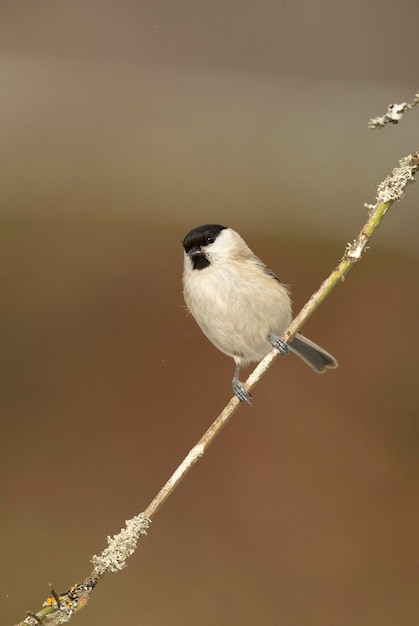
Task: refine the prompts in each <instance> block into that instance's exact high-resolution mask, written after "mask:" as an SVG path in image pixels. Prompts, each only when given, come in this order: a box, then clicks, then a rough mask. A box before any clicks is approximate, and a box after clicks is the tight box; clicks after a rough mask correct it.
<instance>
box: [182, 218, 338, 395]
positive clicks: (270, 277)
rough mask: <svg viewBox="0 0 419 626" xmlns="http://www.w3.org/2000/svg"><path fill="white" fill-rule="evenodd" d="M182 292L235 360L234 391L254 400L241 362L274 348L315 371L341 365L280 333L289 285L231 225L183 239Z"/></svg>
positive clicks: (287, 318)
mask: <svg viewBox="0 0 419 626" xmlns="http://www.w3.org/2000/svg"><path fill="white" fill-rule="evenodd" d="M182 245H183V249H184V268H183V294H184V298H185V302H186V305H187V308H188V309H189V311H190V312H191V313H192V315H193V317H194V318H195V320H196V322H197V323H198V325H199V326H200V328H201V330H202V332H203V333H204V334H205V335H206V336H207V337H208V339H209V340H210V341H211V342H212V343H213V344H214V345H215V346H216V348H218V349H219V350H221V352H224V354H227V355H228V356H230V357H232V358H233V359H234V361H235V363H236V368H235V371H234V376H233V381H232V385H233V391H234V393H235V395H236V396H237V398H238V399H239V400H240V401H241V402H247V403H248V404H251V402H250V399H251V397H252V396H251V394H250V393H249V392H248V391H246V389H245V387H244V385H243V383H242V382H240V380H239V374H240V369H241V367H242V366H243V365H246V364H247V363H251V362H254V361H260V360H261V359H263V357H264V356H266V355H267V354H268V352H270V351H271V350H272V348H276V349H277V350H278V351H279V352H280V354H284V355H285V354H288V352H289V351H290V350H292V352H295V354H297V355H298V356H299V357H301V358H302V359H303V360H304V361H305V362H306V363H307V364H308V365H310V367H312V368H313V369H314V370H315V371H316V372H324V370H325V369H326V368H327V367H330V368H333V367H337V365H338V363H337V361H336V359H335V358H334V357H333V356H332V355H331V354H329V353H328V352H326V350H323V348H321V347H320V346H318V345H317V344H315V343H314V342H313V341H310V339H307V338H306V337H304V336H303V335H301V334H300V333H298V334H297V335H296V336H295V337H294V339H293V340H292V341H291V342H290V343H289V345H288V344H287V343H285V341H283V340H282V339H281V335H282V334H283V333H284V331H285V330H286V328H288V326H289V324H290V323H291V319H292V312H291V300H290V297H289V292H288V289H287V288H286V286H285V285H283V284H282V283H281V281H280V280H279V278H278V277H277V276H276V275H275V274H274V273H273V272H271V270H270V269H268V268H267V267H266V265H265V264H264V263H263V262H262V261H261V260H260V259H259V258H258V257H257V256H256V255H255V254H253V252H252V250H251V249H250V248H249V247H248V245H247V244H246V242H245V241H244V239H242V237H240V235H239V234H238V233H237V232H236V231H235V230H233V229H232V228H228V227H227V226H221V225H220V224H204V225H203V226H198V227H197V228H194V229H193V230H191V231H190V232H189V233H188V234H187V235H186V236H185V238H184V239H183V241H182Z"/></svg>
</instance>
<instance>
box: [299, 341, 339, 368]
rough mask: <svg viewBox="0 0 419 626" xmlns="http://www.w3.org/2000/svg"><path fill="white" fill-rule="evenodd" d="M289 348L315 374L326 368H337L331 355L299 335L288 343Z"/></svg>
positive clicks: (336, 363)
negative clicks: (314, 371)
mask: <svg viewBox="0 0 419 626" xmlns="http://www.w3.org/2000/svg"><path fill="white" fill-rule="evenodd" d="M289 347H290V348H291V350H292V351H293V352H295V354H298V356H299V357H301V358H302V359H303V360H304V361H305V362H306V363H307V365H310V367H312V368H313V369H314V370H316V372H319V373H320V372H324V370H325V369H326V368H327V367H337V366H338V362H337V361H336V359H335V358H334V357H333V356H332V355H331V354H329V353H328V352H326V350H323V348H321V347H320V346H318V345H317V344H316V343H314V341H310V339H307V337H304V335H301V334H300V333H298V334H297V335H296V336H295V337H294V339H293V340H292V341H291V342H290V343H289Z"/></svg>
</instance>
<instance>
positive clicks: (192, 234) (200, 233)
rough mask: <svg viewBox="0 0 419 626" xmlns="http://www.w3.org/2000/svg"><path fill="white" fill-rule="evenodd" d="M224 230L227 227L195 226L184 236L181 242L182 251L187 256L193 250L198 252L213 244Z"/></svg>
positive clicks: (219, 225)
mask: <svg viewBox="0 0 419 626" xmlns="http://www.w3.org/2000/svg"><path fill="white" fill-rule="evenodd" d="M226 228H227V226H221V224H204V225H203V226H197V227H196V228H194V229H192V230H190V231H189V233H188V234H187V235H186V236H185V238H184V240H183V241H182V245H183V249H184V250H185V252H186V253H187V254H189V253H193V251H194V250H195V251H196V252H198V251H199V250H200V249H201V248H203V247H205V246H208V245H209V244H212V243H214V241H215V240H216V239H217V237H218V235H219V234H220V232H221V231H222V230H225V229H226Z"/></svg>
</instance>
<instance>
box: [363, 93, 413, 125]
mask: <svg viewBox="0 0 419 626" xmlns="http://www.w3.org/2000/svg"><path fill="white" fill-rule="evenodd" d="M418 104H419V91H418V92H417V93H416V94H415V97H414V99H413V102H400V104H389V105H388V107H387V111H386V113H385V114H384V115H381V116H380V117H373V118H371V119H370V121H369V122H368V128H372V129H376V128H384V126H386V125H387V124H398V122H400V120H401V119H402V117H403V115H404V114H405V112H406V111H409V109H413V107H416V106H417V105H418Z"/></svg>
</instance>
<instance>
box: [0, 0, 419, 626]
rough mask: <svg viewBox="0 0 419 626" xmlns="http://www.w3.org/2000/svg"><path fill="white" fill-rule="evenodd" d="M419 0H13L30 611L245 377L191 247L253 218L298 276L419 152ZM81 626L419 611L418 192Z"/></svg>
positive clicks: (14, 442)
mask: <svg viewBox="0 0 419 626" xmlns="http://www.w3.org/2000/svg"><path fill="white" fill-rule="evenodd" d="M418 23H419V4H418V3H417V0H401V2H399V3H398V4H397V7H395V5H394V3H391V2H389V1H388V0H387V1H383V2H370V3H365V2H363V1H361V0H356V1H355V2H354V1H351V2H349V0H347V1H343V2H332V1H331V0H320V1H319V2H316V3H312V2H310V1H309V0H304V1H303V2H299V3H292V2H288V1H283V2H273V1H268V0H266V1H264V0H262V1H261V2H258V3H247V4H246V3H242V2H227V3H226V2H200V1H195V2H191V1H190V0H189V1H186V0H185V1H177V0H175V1H172V2H161V1H160V0H157V1H156V2H152V3H151V2H142V1H139V2H133V1H132V0H131V1H129V0H123V1H122V2H121V1H120V2H116V1H112V0H110V1H109V2H85V1H81V0H73V1H72V2H63V1H57V0H54V2H52V1H50V0H42V1H40V0H38V1H37V2H34V1H33V0H31V1H28V0H22V1H20V2H16V1H15V0H13V1H10V0H9V1H7V0H6V1H2V2H1V4H0V83H1V90H0V108H1V111H0V133H1V141H0V158H1V168H0V178H1V198H2V201H1V203H0V211H1V212H0V219H1V230H0V237H1V240H0V250H1V256H2V262H1V265H0V271H1V278H2V293H3V298H2V307H1V311H2V325H1V329H2V350H1V357H2V377H1V378H2V382H3V393H2V417H1V426H2V429H1V432H2V436H1V441H2V453H1V461H0V464H1V472H0V481H1V482H0V485H1V500H0V505H1V521H0V528H1V537H2V538H1V547H0V583H1V584H0V589H1V597H2V601H1V603H0V615H1V623H2V624H12V623H14V622H16V621H18V620H20V619H22V618H23V617H24V615H25V611H26V610H27V609H31V610H36V609H38V608H39V606H40V604H41V602H42V600H43V599H44V598H45V597H46V596H47V594H48V587H47V585H48V583H49V582H52V583H53V584H54V586H55V588H56V589H57V590H59V591H61V590H62V591H64V590H65V589H67V588H68V587H69V586H70V585H71V584H73V583H74V582H76V581H80V580H82V579H83V578H84V577H85V576H86V575H87V574H88V573H89V571H90V569H91V565H90V563H89V558H90V556H91V555H92V554H93V553H98V552H100V551H101V550H102V549H103V547H104V546H105V538H106V535H108V534H114V533H115V532H117V531H118V530H119V529H120V528H121V526H122V525H123V524H124V520H125V519H127V518H129V517H131V516H133V515H134V514H136V513H138V512H140V511H141V510H143V509H145V507H146V506H147V504H148V503H149V502H150V501H151V499H152V498H153V497H154V495H155V494H156V492H157V491H158V489H159V488H160V487H161V486H162V484H163V483H164V482H165V481H166V479H167V478H168V477H169V475H170V473H171V472H172V471H173V470H174V469H175V467H176V465H177V464H178V463H179V462H180V460H181V459H182V458H183V456H184V455H185V454H186V453H187V452H188V450H189V449H190V448H191V447H192V445H193V444H194V443H195V442H196V440H197V439H198V438H199V437H200V436H201V434H202V433H203V432H204V430H205V429H206V428H207V427H208V426H209V424H210V423H211V421H212V420H213V419H214V417H215V416H216V415H217V413H218V412H219V410H220V409H221V408H222V407H223V406H224V403H225V402H226V401H227V400H228V398H229V397H230V393H231V387H230V383H231V377H232V373H233V362H232V360H231V359H228V358H227V357H225V356H223V355H222V354H221V353H219V352H217V350H216V349H215V348H213V347H212V346H211V345H210V343H209V342H208V341H207V340H206V339H205V338H204V337H203V336H202V334H201V332H200V331H199V329H198V328H197V327H196V325H195V323H194V322H193V320H192V319H187V318H186V317H185V313H184V310H183V308H182V305H183V302H182V294H181V282H180V279H181V270H182V268H181V265H182V250H181V246H180V240H181V239H182V237H183V236H184V234H185V233H186V231H187V230H189V229H190V228H192V227H194V226H196V225H198V224H201V223H205V222H209V221H211V222H212V221H214V222H221V223H225V224H227V225H231V226H232V227H234V228H236V229H237V230H238V231H239V232H241V233H242V234H243V236H244V237H245V238H246V240H247V241H248V243H249V245H250V246H251V247H252V248H253V249H254V250H255V252H256V253H257V254H259V255H260V256H261V257H262V258H263V259H264V260H265V261H266V262H267V263H268V264H269V265H270V266H271V267H272V269H273V270H274V271H275V272H277V273H278V274H279V276H280V277H281V279H282V280H283V281H285V282H287V283H289V284H290V285H291V286H292V289H293V296H294V302H295V308H296V309H297V310H298V308H299V307H300V306H301V305H302V304H303V303H304V301H305V299H306V298H307V297H308V296H309V295H310V294H311V292H312V291H313V290H314V289H315V288H316V287H317V286H318V284H319V283H320V281H321V280H322V279H323V278H324V277H325V276H326V275H327V274H328V272H329V271H330V270H331V268H333V267H334V266H335V264H336V263H337V261H338V259H339V258H340V256H341V254H342V252H343V249H344V246H345V245H346V242H347V241H349V240H352V239H353V237H354V236H355V235H356V233H357V232H358V229H359V228H360V226H361V225H362V222H363V220H364V217H365V210H364V208H363V203H364V202H372V201H373V198H374V195H375V184H376V183H378V182H379V181H380V180H382V179H383V178H384V177H385V176H386V174H387V173H388V172H389V171H390V170H391V169H392V168H393V167H394V166H395V165H396V164H397V161H398V159H399V158H400V157H402V156H404V155H405V154H408V153H409V152H412V151H413V150H414V149H417V148H418V142H417V137H418V115H419V112H418V111H417V110H414V111H412V112H410V113H409V114H408V116H407V117H406V118H405V119H404V120H403V122H402V123H401V124H399V125H398V126H394V127H388V128H386V129H385V130H383V131H380V132H371V131H368V130H367V121H368V119H369V118H370V117H372V116H375V115H379V114H382V113H384V112H385V110H386V107H387V104H388V103H390V102H400V101H403V100H409V99H411V98H412V97H413V95H414V93H415V91H416V90H417V89H418V87H419V85H418V80H417V79H418V71H417V69H418V65H417V25H418ZM418 189H419V188H418V187H417V185H416V186H414V187H412V188H410V189H409V191H408V194H407V196H406V198H405V199H404V201H403V202H402V203H400V204H398V205H397V206H395V207H393V208H392V209H391V212H390V213H389V214H388V216H387V217H386V219H385V222H384V224H383V226H382V227H381V229H380V231H379V233H378V234H377V235H376V237H375V238H374V240H373V243H372V248H371V250H370V251H369V252H368V253H367V255H366V256H365V258H364V260H363V261H362V262H361V263H360V264H359V265H358V267H356V268H355V269H354V270H353V271H352V272H351V274H350V276H349V277H348V279H347V280H346V281H345V284H343V285H341V286H339V287H338V288H337V289H336V291H335V292H334V293H333V295H332V296H331V297H330V298H329V300H328V301H327V302H326V303H325V304H324V306H322V307H321V309H320V310H319V311H318V312H317V314H316V315H315V316H314V317H313V319H312V320H311V321H310V323H309V324H308V325H307V327H306V328H305V330H304V332H305V333H306V334H307V335H309V336H310V337H312V338H313V339H315V340H317V341H319V343H321V344H322V345H324V347H325V348H327V349H329V350H330V351H331V352H332V353H333V354H335V355H336V357H337V358H338V360H339V362H340V368H339V370H337V371H336V372H330V373H328V374H327V375H325V376H321V377H320V376H316V375H314V374H313V373H312V372H311V371H310V370H309V369H308V368H306V367H305V366H304V365H303V363H302V362H300V361H299V360H298V359H296V358H295V357H293V356H290V357H289V358H288V359H286V360H278V361H277V362H276V363H275V365H274V367H273V368H272V370H271V371H270V372H269V373H268V375H267V376H266V377H265V378H264V379H263V381H262V382H261V384H260V385H259V386H258V387H257V388H256V389H255V391H254V404H253V407H252V408H249V407H247V406H244V407H241V408H240V410H239V412H238V413H237V414H236V415H235V416H234V418H233V420H232V421H231V422H230V424H229V425H228V426H227V428H226V429H225V431H224V432H223V433H222V436H221V437H220V438H219V439H218V440H217V441H216V442H215V444H214V445H213V446H212V447H211V448H210V449H209V451H208V453H207V455H206V456H205V457H204V458H203V459H202V460H201V461H200V462H199V463H198V465H197V466H195V468H194V469H193V471H192V472H191V473H190V474H189V475H188V476H187V478H186V479H185V481H184V482H183V484H182V485H181V486H180V488H179V489H178V490H177V491H176V492H175V494H174V495H173V496H172V497H171V498H170V500H169V501H168V502H167V503H166V504H165V505H164V507H163V509H162V510H161V511H160V512H159V513H158V515H157V516H156V517H155V519H154V522H153V525H152V527H151V530H150V532H149V536H148V537H147V538H146V539H145V540H142V542H141V545H140V548H139V551H138V553H137V554H136V555H135V556H134V557H133V558H132V559H131V560H130V562H129V567H128V568H127V569H126V570H124V571H123V572H122V573H120V574H118V575H108V576H107V577H106V578H105V579H104V580H103V581H102V582H101V584H100V585H99V586H98V588H97V589H96V590H95V592H94V595H93V599H92V602H91V603H90V605H89V607H88V608H87V609H86V610H85V611H83V612H82V613H81V614H80V615H79V616H78V617H76V618H75V619H76V621H77V623H79V624H85V625H86V626H87V625H93V624H98V623H100V624H102V625H103V626H113V625H116V624H125V625H133V626H134V625H138V624H148V625H149V626H163V625H167V624H170V625H171V626H175V625H177V624H179V625H180V624H182V626H185V625H189V624H190V625H192V624H196V623H197V622H198V623H199V624H201V625H202V626H204V625H205V626H207V625H208V626H209V625H211V626H212V625H215V624H217V625H219V624H226V625H227V624H228V625H233V624H240V625H242V626H246V625H254V624H264V625H268V626H270V625H272V626H274V625H277V624H281V625H286V626H294V625H296V624H304V625H306V626H317V625H319V626H324V625H325V624H339V625H340V626H346V625H348V626H349V625H353V624H357V626H364V625H365V626H367V625H368V626H371V625H375V624H377V625H378V624H379V625H380V626H387V625H388V626H390V625H393V624H403V625H410V624H411V625H413V624H415V625H416V624H417V623H418V617H419V600H418V583H419V569H418V561H419V544H418V532H417V529H418V522H419V509H418V504H417V502H418V499H417V492H418V487H419V463H418V458H419V455H418V452H419V428H418V401H417V347H418V330H417V317H418V304H419V302H418V300H419V298H418V290H417V283H418V273H419V272H418V263H417V260H418V253H419V250H418V243H417V241H418V238H417V229H418V211H417V207H418V197H419V195H418V194H419V192H418Z"/></svg>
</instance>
